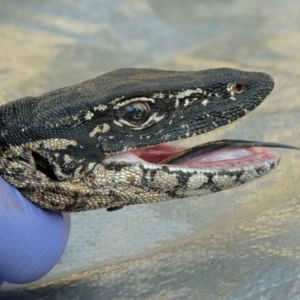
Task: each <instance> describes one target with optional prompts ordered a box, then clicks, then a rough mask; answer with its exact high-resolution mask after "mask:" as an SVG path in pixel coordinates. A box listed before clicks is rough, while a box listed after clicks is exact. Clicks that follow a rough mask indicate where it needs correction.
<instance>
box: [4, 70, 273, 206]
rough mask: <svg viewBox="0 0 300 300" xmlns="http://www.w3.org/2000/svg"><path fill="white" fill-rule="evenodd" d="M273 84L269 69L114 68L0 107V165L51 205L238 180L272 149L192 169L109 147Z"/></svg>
mask: <svg viewBox="0 0 300 300" xmlns="http://www.w3.org/2000/svg"><path fill="white" fill-rule="evenodd" d="M273 86H274V83H273V80H272V78H271V77H270V76H269V75H267V74H264V73H256V72H243V71H239V70H234V69H213V70H205V71H198V72H174V71H161V70H150V69H149V70H148V69H121V70H116V71H113V72H110V73H107V74H104V75H102V76H99V77H97V78H95V79H92V80H88V81H85V82H83V83H80V84H76V85H74V86H70V87H66V88H62V89H58V90H55V91H52V92H49V93H46V94H43V95H41V96H39V97H26V98H22V99H20V100H16V101H13V102H11V103H8V104H6V105H3V106H1V107H0V175H1V176H3V177H4V178H5V179H6V180H7V181H8V182H10V183H11V184H12V185H14V186H15V187H17V188H18V189H19V190H20V191H21V192H22V193H23V194H24V195H25V196H27V197H28V198H29V199H30V200H32V201H33V202H35V203H37V204H39V205H40V206H41V207H43V208H47V209H51V210H57V211H82V210H89V209H97V208H111V209H113V208H119V207H122V206H124V205H130V204H136V203H150V202H157V201H164V200H170V199H174V198H183V197H188V196H196V195H203V194H207V193H212V192H216V191H221V190H224V189H227V188H231V187H234V186H238V185H240V184H243V183H245V182H248V181H250V180H252V179H254V178H258V177H260V176H262V175H264V174H266V173H268V172H269V171H270V170H271V169H273V168H274V167H275V166H276V165H277V163H278V160H279V158H278V157H277V158H275V157H274V158H273V159H269V160H267V161H264V162H263V163H258V164H253V165H251V166H248V167H232V168H225V169H213V168H210V169H201V168H196V169H195V168H186V167H181V166H172V165H159V164H153V163H147V162H143V161H126V160H122V159H121V160H120V159H117V158H116V159H114V156H111V155H112V154H115V153H123V152H124V153H125V152H127V151H130V150H133V149H138V148H141V147H150V146H154V145H157V144H161V143H166V142H169V141H174V140H179V139H183V138H187V137H190V136H194V135H198V134H202V133H205V132H208V131H210V130H213V129H216V128H218V127H220V126H223V125H227V124H229V123H231V122H233V121H235V120H237V119H238V118H241V117H242V116H244V115H246V114H247V113H248V112H250V111H251V110H253V109H254V108H256V107H257V106H258V105H259V104H260V103H261V102H262V101H263V100H264V99H265V97H266V96H267V95H268V94H269V93H270V92H271V90H272V89H273ZM140 106H142V110H139V109H140ZM136 107H137V110H138V113H137V114H136V111H135V110H134V109H135V108H136ZM133 111H134V112H133ZM139 112H142V113H144V115H142V117H141V115H139ZM133 115H134V116H133ZM136 117H137V118H141V119H139V120H135V119H134V118H136ZM125 154H126V153H125Z"/></svg>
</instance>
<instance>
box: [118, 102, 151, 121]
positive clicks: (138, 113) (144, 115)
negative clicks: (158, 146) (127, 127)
mask: <svg viewBox="0 0 300 300" xmlns="http://www.w3.org/2000/svg"><path fill="white" fill-rule="evenodd" d="M149 113H150V109H149V105H148V104H147V103H144V102H133V103H130V104H129V105H127V106H125V107H124V108H123V111H122V115H123V118H124V120H126V121H127V122H129V123H132V124H142V123H144V122H146V121H147V120H148V118H149Z"/></svg>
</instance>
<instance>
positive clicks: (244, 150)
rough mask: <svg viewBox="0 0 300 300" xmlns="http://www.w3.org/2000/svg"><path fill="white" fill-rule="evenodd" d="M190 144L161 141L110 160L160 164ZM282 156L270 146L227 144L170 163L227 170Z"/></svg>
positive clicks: (186, 155)
mask: <svg viewBox="0 0 300 300" xmlns="http://www.w3.org/2000/svg"><path fill="white" fill-rule="evenodd" d="M186 149H188V148H187V147H183V146H177V145H172V144H159V145H156V146H153V147H148V148H141V149H135V150H132V151H128V152H123V153H120V154H114V155H111V156H109V158H108V159H106V161H124V162H130V163H133V162H144V163H145V162H148V163H153V164H159V163H160V162H161V161H163V160H164V159H166V158H168V157H170V156H173V155H175V154H176V153H179V152H181V151H184V150H186ZM279 157H280V155H279V154H278V153H277V152H275V151H272V150H270V149H267V148H261V147H230V146H226V147H223V148H220V149H215V150H212V151H210V152H204V153H202V154H201V153H200V154H199V155H198V154H196V155H195V154H194V155H190V154H184V155H183V156H181V157H180V159H179V160H178V159H177V160H176V161H174V163H173V162H172V161H171V162H169V163H168V165H172V166H181V167H186V168H205V169H210V168H211V169H227V168H239V167H246V166H252V165H257V164H261V163H264V162H266V161H270V160H277V159H278V158H279Z"/></svg>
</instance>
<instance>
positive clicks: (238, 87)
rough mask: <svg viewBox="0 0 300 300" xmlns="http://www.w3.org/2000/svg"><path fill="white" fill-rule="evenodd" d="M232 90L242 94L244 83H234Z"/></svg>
mask: <svg viewBox="0 0 300 300" xmlns="http://www.w3.org/2000/svg"><path fill="white" fill-rule="evenodd" d="M231 90H232V91H233V92H234V93H236V94H240V93H242V92H243V90H244V85H243V84H242V83H234V84H233V85H232V86H231Z"/></svg>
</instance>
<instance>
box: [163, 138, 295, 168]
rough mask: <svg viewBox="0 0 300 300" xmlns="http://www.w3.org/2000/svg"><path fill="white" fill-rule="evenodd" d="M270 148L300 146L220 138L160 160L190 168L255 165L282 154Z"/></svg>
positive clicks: (164, 162) (277, 157)
mask: <svg viewBox="0 0 300 300" xmlns="http://www.w3.org/2000/svg"><path fill="white" fill-rule="evenodd" d="M265 147H268V148H286V149H295V150H300V148H297V147H294V146H289V145H284V144H278V143H265V142H254V141H243V140H220V141H214V142H210V143H207V144H204V145H200V146H196V147H192V148H189V149H185V150H182V151H180V152H178V153H176V154H174V155H172V156H169V157H167V158H166V159H164V160H162V161H160V162H159V164H169V165H170V164H171V165H180V166H184V167H189V168H199V167H201V168H212V167H213V168H233V167H245V166H251V165H255V164H257V163H261V162H264V161H268V160H270V159H279V157H280V155H279V154H278V153H277V152H275V151H272V150H270V149H265Z"/></svg>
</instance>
